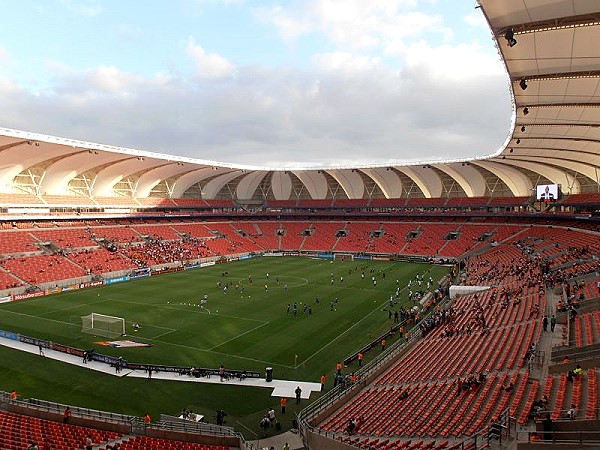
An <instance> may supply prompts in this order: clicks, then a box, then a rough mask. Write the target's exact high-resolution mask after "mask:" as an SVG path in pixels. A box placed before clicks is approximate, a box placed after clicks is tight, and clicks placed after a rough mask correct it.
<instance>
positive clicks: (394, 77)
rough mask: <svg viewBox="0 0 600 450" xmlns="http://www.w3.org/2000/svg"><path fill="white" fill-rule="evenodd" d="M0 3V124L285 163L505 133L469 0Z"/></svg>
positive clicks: (404, 154) (422, 151)
mask: <svg viewBox="0 0 600 450" xmlns="http://www.w3.org/2000/svg"><path fill="white" fill-rule="evenodd" d="M0 5H2V6H3V8H2V11H3V20H2V28H1V29H0V127H4V128H14V129H18V130H25V131H31V132H36V133H41V134H46V135H52V136H59V137H66V138H71V139H79V140H83V141H88V142H96V143H101V144H107V145H114V146H120V147H128V148H133V149H138V150H146V151H151V152H158V153H164V154H169V155H177V156H184V157H191V158H198V159H203V160H213V161H222V162H228V163H239V164H249V165H260V166H270V167H273V166H276V167H284V168H293V167H299V166H314V167H322V166H331V165H347V164H353V165H356V166H360V165H367V164H373V163H376V164H393V163H400V162H411V161H412V162H414V161H436V160H446V159H455V158H457V159H460V158H471V157H474V156H483V155H489V154H492V153H494V152H496V151H497V150H498V149H499V148H500V147H501V146H502V144H503V143H504V141H505V139H506V137H507V135H508V133H509V128H510V119H511V112H512V110H511V103H510V94H509V81H508V79H507V76H506V74H505V71H504V68H503V64H502V61H501V59H500V57H499V55H498V52H497V50H496V48H495V45H494V42H493V40H492V37H491V34H490V31H489V29H488V28H487V25H486V23H485V20H484V17H483V14H482V13H481V10H480V9H477V8H475V4H474V1H473V0H289V1H284V0H264V1H262V0H260V1H259V0H256V1H255V0H128V1H123V0H19V1H18V2H15V1H12V0H0Z"/></svg>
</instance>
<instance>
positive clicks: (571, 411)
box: [565, 403, 577, 420]
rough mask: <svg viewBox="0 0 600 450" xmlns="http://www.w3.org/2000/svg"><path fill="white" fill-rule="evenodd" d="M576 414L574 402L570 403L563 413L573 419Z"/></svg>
mask: <svg viewBox="0 0 600 450" xmlns="http://www.w3.org/2000/svg"><path fill="white" fill-rule="evenodd" d="M576 415H577V407H576V406H575V404H574V403H571V407H570V408H569V409H568V410H567V414H566V415H565V416H566V418H567V419H569V420H573V419H575V416H576Z"/></svg>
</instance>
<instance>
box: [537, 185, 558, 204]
mask: <svg viewBox="0 0 600 450" xmlns="http://www.w3.org/2000/svg"><path fill="white" fill-rule="evenodd" d="M536 191H537V195H536V198H537V199H538V200H539V201H540V202H553V201H556V200H558V184H540V185H538V186H537V187H536Z"/></svg>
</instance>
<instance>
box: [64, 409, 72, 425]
mask: <svg viewBox="0 0 600 450" xmlns="http://www.w3.org/2000/svg"><path fill="white" fill-rule="evenodd" d="M70 419H71V408H69V407H68V406H67V407H66V408H65V410H64V411H63V423H69V420H70Z"/></svg>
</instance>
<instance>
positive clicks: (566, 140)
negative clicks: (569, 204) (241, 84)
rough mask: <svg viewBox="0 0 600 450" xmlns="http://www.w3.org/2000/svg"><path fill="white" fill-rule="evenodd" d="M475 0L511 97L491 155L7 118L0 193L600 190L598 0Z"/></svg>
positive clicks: (364, 194) (363, 194)
mask: <svg viewBox="0 0 600 450" xmlns="http://www.w3.org/2000/svg"><path fill="white" fill-rule="evenodd" d="M478 7H481V8H482V11H483V13H484V15H485V17H486V18H487V21H488V23H489V26H490V29H491V30H492V33H493V35H494V36H495V38H496V44H497V48H498V51H499V53H500V55H501V57H502V59H503V61H504V63H505V66H506V69H507V74H508V76H509V78H510V81H511V83H510V86H511V87H510V89H511V95H512V98H513V107H514V109H513V118H512V119H513V120H512V128H511V130H510V133H509V137H508V139H507V141H506V144H505V146H504V147H503V148H502V149H501V150H500V151H499V152H497V153H496V154H494V155H492V156H486V157H481V158H475V159H470V160H466V159H465V160H459V161H443V162H439V161H436V162H426V161H425V162H423V163H419V164H414V163H411V164H408V163H407V164H406V165H394V166H381V165H380V166H376V165H373V166H370V167H364V166H361V167H348V166H344V167H328V168H319V169H315V168H312V169H311V168H298V169H287V170H284V169H280V168H279V169H278V168H268V167H255V166H242V165H234V164H224V163H217V162H213V161H204V160H197V159H192V158H183V157H175V156H170V155H164V154H157V153H150V152H143V151H139V150H132V149H124V148H117V147H111V146H106V145H100V144H94V143H88V142H81V141H75V140H70V139H64V138H57V137H50V136H43V135H38V134H34V133H28V132H22V131H15V130H8V129H0V192H3V193H20V192H28V193H33V194H36V195H75V196H84V197H114V196H125V197H136V198H144V197H150V196H152V197H173V198H178V197H182V196H186V197H200V196H201V197H202V198H205V199H214V198H224V197H228V198H234V199H237V200H240V201H250V200H256V201H260V200H264V199H275V200H288V199H296V198H312V199H325V198H332V197H336V198H348V199H361V198H368V197H379V198H397V197H446V196H448V197H465V196H466V197H479V196H523V197H525V196H527V197H528V196H530V195H531V194H532V190H534V189H535V186H536V185H537V184H547V183H552V184H559V185H561V186H562V191H563V192H565V193H567V194H576V193H581V192H599V191H600V102H599V99H600V46H599V45H598V44H597V43H598V42H600V1H598V0H502V1H497V0H479V2H478ZM442 151H443V149H440V153H442ZM481 151H482V153H485V152H486V149H481Z"/></svg>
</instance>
